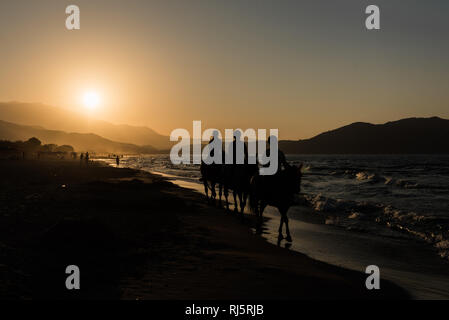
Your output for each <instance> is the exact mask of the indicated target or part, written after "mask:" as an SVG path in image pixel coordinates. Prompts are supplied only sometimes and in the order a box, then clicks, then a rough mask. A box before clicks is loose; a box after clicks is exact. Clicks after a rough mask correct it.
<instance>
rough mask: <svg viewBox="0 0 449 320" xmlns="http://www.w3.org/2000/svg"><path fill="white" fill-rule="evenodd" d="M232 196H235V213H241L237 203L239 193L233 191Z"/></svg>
mask: <svg viewBox="0 0 449 320" xmlns="http://www.w3.org/2000/svg"><path fill="white" fill-rule="evenodd" d="M232 195H233V196H234V212H238V211H239V204H238V201H237V192H236V191H235V190H232Z"/></svg>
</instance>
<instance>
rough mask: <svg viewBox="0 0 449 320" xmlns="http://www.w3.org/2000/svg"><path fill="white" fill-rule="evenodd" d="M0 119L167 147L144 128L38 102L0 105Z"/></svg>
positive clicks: (166, 141) (163, 139)
mask: <svg viewBox="0 0 449 320" xmlns="http://www.w3.org/2000/svg"><path fill="white" fill-rule="evenodd" d="M0 120H4V121H9V122H13V123H17V124H21V125H28V126H36V125H39V126H42V127H45V128H50V129H52V130H62V131H69V132H79V133H94V134H98V135H99V136H102V137H104V138H107V139H111V140H113V141H118V142H124V143H132V144H137V145H143V146H144V145H151V146H154V147H155V148H158V149H168V148H169V147H170V139H169V137H166V136H163V135H160V134H158V133H157V132H155V131H154V130H152V129H150V128H147V127H136V126H129V125H115V124H112V123H109V122H106V121H102V120H96V119H89V118H88V117H87V116H85V115H82V114H79V113H76V112H72V111H70V110H67V109H63V108H56V107H51V106H47V105H44V104H39V103H19V102H7V103H0Z"/></svg>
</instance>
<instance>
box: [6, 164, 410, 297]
mask: <svg viewBox="0 0 449 320" xmlns="http://www.w3.org/2000/svg"><path fill="white" fill-rule="evenodd" d="M0 171H1V176H2V180H1V190H2V192H1V206H0V213H1V214H0V228H1V231H0V235H1V236H0V237H1V238H0V247H1V249H2V250H1V251H0V255H1V257H0V258H1V261H2V262H1V265H0V268H1V269H0V270H1V277H0V281H1V284H0V288H1V289H2V292H0V296H1V297H3V298H21V299H32V298H34V299H42V298H57V299H70V298H93V299H132V300H134V299H348V298H355V299H376V298H380V299H382V298H397V299H405V298H408V297H409V295H408V294H407V293H406V292H405V291H404V290H403V289H401V288H399V287H397V286H396V285H393V284H391V283H390V282H388V281H381V288H382V289H381V290H372V291H369V290H367V289H366V288H365V279H366V276H367V275H365V274H363V273H358V272H355V271H349V270H346V269H343V268H339V267H335V266H331V265H328V264H325V263H322V262H318V261H315V260H312V259H311V258H308V257H307V256H305V255H302V254H300V253H297V252H294V251H290V250H286V249H284V248H280V247H276V246H275V245H272V244H270V243H268V242H267V241H265V240H264V239H263V238H262V237H259V236H256V235H254V234H253V232H252V231H251V226H252V224H253V220H252V218H251V217H250V216H249V217H247V218H246V219H245V221H244V222H243V223H242V222H241V220H240V219H239V218H238V217H235V216H233V215H232V214H227V213H225V211H224V210H223V209H220V208H215V207H212V206H210V205H208V204H207V203H206V201H205V199H204V197H203V196H202V195H200V194H198V193H196V192H193V191H191V190H188V189H185V188H181V187H179V186H176V185H175V184H172V183H170V182H168V181H167V180H166V179H164V178H163V177H160V176H157V175H152V174H150V173H147V172H142V171H138V170H132V169H117V168H112V167H108V166H106V165H104V164H101V163H92V164H90V165H89V166H88V167H86V166H85V165H83V166H81V165H80V163H79V162H78V161H68V160H66V161H57V160H54V161H50V160H49V161H32V160H30V161H11V160H3V161H1V162H0ZM70 264H75V265H78V266H79V268H80V271H81V275H82V276H81V287H82V289H81V290H73V291H69V290H67V289H66V288H65V286H64V283H65V279H66V276H67V275H66V274H65V272H64V271H65V268H66V266H67V265H70Z"/></svg>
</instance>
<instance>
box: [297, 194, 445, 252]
mask: <svg viewBox="0 0 449 320" xmlns="http://www.w3.org/2000/svg"><path fill="white" fill-rule="evenodd" d="M301 204H303V205H304V204H305V205H306V206H308V207H310V208H312V209H313V211H315V212H316V213H318V214H322V215H325V223H326V224H330V225H336V226H339V227H344V228H346V229H352V230H360V231H368V232H374V233H380V234H382V235H385V230H382V229H381V228H379V227H387V228H388V229H390V230H392V231H398V232H401V233H403V234H406V235H408V236H411V237H413V238H415V239H420V240H423V241H425V242H427V243H429V244H431V245H432V246H433V247H434V248H435V249H436V250H437V252H438V254H439V255H440V256H441V257H442V258H445V259H448V260H449V218H446V217H437V216H431V215H421V214H417V213H415V212H409V211H403V210H400V209H397V208H395V207H393V206H391V205H384V204H378V203H370V202H357V201H351V200H342V199H333V198H329V197H326V196H323V195H322V194H317V195H310V194H305V195H303V200H302V201H301Z"/></svg>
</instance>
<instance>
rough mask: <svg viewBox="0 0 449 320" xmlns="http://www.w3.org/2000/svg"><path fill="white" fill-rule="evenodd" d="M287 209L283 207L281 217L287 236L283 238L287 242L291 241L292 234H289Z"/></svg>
mask: <svg viewBox="0 0 449 320" xmlns="http://www.w3.org/2000/svg"><path fill="white" fill-rule="evenodd" d="M287 211H288V208H285V209H283V210H282V213H281V214H282V217H283V218H284V222H285V232H286V233H287V237H286V238H285V240H287V241H288V242H292V236H291V235H290V229H289V228H288V217H287Z"/></svg>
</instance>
